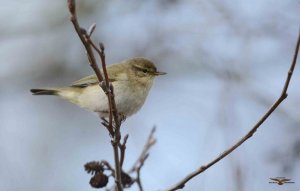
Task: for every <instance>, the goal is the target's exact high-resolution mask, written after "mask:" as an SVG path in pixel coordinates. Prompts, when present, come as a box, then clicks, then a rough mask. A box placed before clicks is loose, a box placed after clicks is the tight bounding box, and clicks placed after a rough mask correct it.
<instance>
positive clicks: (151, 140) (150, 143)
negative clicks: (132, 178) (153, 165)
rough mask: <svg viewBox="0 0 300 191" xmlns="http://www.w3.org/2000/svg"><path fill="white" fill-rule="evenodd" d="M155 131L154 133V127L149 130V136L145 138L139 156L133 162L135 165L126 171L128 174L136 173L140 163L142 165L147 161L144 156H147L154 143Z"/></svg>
mask: <svg viewBox="0 0 300 191" xmlns="http://www.w3.org/2000/svg"><path fill="white" fill-rule="evenodd" d="M155 131H156V127H155V126H154V127H153V128H152V129H151V132H150V134H149V136H148V138H147V141H146V143H145V145H144V148H143V150H142V152H141V154H140V156H139V157H138V159H137V160H136V161H135V163H134V164H133V166H132V167H131V169H130V170H129V171H128V173H132V172H134V171H136V170H137V169H138V168H139V166H140V164H141V163H143V164H144V161H145V160H146V159H147V157H146V156H147V155H148V154H149V150H150V148H151V147H152V146H153V145H154V144H155V143H156V138H155V137H154V133H155ZM142 166H143V165H142Z"/></svg>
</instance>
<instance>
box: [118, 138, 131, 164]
mask: <svg viewBox="0 0 300 191" xmlns="http://www.w3.org/2000/svg"><path fill="white" fill-rule="evenodd" d="M128 137H129V135H128V134H127V135H125V137H124V140H123V143H122V144H119V148H120V166H121V168H122V166H123V163H124V159H125V150H126V143H127V140H128Z"/></svg>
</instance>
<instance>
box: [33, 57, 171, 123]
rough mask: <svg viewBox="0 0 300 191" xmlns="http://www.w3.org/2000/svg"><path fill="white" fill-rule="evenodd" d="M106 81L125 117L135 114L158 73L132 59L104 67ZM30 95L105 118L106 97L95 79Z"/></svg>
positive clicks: (144, 61) (146, 62)
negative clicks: (57, 100)
mask: <svg viewBox="0 0 300 191" xmlns="http://www.w3.org/2000/svg"><path fill="white" fill-rule="evenodd" d="M107 72H108V77H109V81H110V82H111V83H112V85H113V87H114V92H115V101H116V106H117V109H118V112H119V113H120V114H122V115H125V116H130V115H132V114H134V113H136V112H137V111H138V110H139V109H140V108H141V107H142V105H143V104H144V102H145V99H146V97H147V95H148V93H149V90H150V88H151V86H152V83H153V80H154V78H155V76H157V75H163V74H165V73H163V72H158V71H157V69H156V67H155V65H154V64H153V63H152V62H151V61H150V60H147V59H145V58H132V59H128V60H125V61H122V62H121V63H118V64H113V65H111V66H108V67H107ZM30 91H31V92H32V93H33V95H57V96H59V97H62V98H63V99H66V100H68V101H70V102H72V103H74V104H76V105H78V106H80V107H82V108H85V109H87V110H89V111H93V112H97V113H98V114H99V115H100V116H101V117H107V115H108V102H107V97H106V95H105V93H104V92H103V90H102V89H101V88H100V87H99V83H98V79H97V77H96V75H91V76H87V77H84V78H82V79H80V80H78V81H75V82H74V83H73V84H72V85H71V86H69V87H62V88H43V89H31V90H30Z"/></svg>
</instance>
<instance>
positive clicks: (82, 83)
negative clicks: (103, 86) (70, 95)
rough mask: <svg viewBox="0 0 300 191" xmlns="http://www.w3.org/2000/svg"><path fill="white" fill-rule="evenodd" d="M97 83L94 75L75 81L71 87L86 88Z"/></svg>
mask: <svg viewBox="0 0 300 191" xmlns="http://www.w3.org/2000/svg"><path fill="white" fill-rule="evenodd" d="M96 83H98V79H97V77H96V75H90V76H87V77H84V78H81V79H80V80H77V81H76V82H73V83H72V85H71V86H73V87H82V88H83V87H86V86H89V85H92V84H96Z"/></svg>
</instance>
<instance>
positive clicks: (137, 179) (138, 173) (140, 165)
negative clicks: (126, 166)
mask: <svg viewBox="0 0 300 191" xmlns="http://www.w3.org/2000/svg"><path fill="white" fill-rule="evenodd" d="M148 157H149V153H147V154H146V155H145V156H144V157H143V158H141V160H140V163H139V165H138V167H137V168H136V173H137V177H136V180H135V181H136V183H137V185H138V187H139V189H140V191H143V190H144V189H143V185H142V181H141V169H142V167H143V166H144V163H145V161H146V160H147V158H148Z"/></svg>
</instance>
